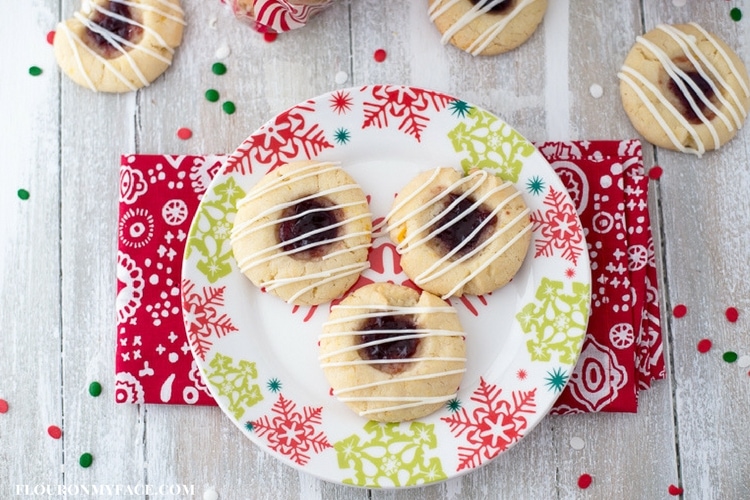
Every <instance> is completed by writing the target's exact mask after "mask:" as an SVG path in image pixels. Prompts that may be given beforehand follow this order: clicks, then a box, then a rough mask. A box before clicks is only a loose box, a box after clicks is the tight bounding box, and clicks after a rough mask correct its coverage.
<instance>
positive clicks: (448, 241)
mask: <svg viewBox="0 0 750 500" xmlns="http://www.w3.org/2000/svg"><path fill="white" fill-rule="evenodd" d="M457 198H458V195H456V194H454V193H451V194H450V195H448V196H447V197H446V198H445V200H444V203H445V205H444V207H443V209H445V207H447V206H448V205H450V204H452V203H453V202H455V201H456V199H457ZM474 203H475V202H474V201H473V200H472V199H471V197H466V198H464V199H463V200H461V201H459V202H458V203H457V204H456V205H455V206H454V207H453V208H452V209H451V210H450V211H449V212H448V213H446V214H445V215H443V217H441V218H440V220H438V221H437V222H436V223H435V224H434V225H433V226H432V227H431V228H430V231H437V230H439V229H440V228H442V227H443V226H445V225H447V224H449V223H450V222H452V221H453V220H454V219H458V221H457V222H456V223H454V224H453V225H452V226H450V227H449V228H447V229H445V230H444V231H441V232H440V233H439V234H437V235H436V236H435V238H434V239H435V240H436V241H437V242H438V246H439V247H440V248H441V250H442V251H443V252H445V253H448V252H450V251H451V250H453V249H454V248H456V247H457V246H458V245H459V244H460V243H461V242H463V241H465V240H467V239H468V238H469V235H470V234H471V233H472V231H474V230H475V229H476V228H477V227H479V226H480V224H482V222H484V220H485V219H487V218H488V217H492V219H491V220H490V221H489V222H488V223H487V224H486V225H485V226H484V227H482V229H481V230H480V231H479V232H478V233H477V234H475V235H474V236H473V237H472V238H471V239H469V240H468V241H467V242H466V244H465V245H464V246H463V248H461V250H459V251H458V252H456V254H457V255H458V256H461V255H465V254H466V253H468V252H470V251H472V250H473V249H474V248H476V246H477V245H478V244H479V243H480V242H481V241H482V240H483V239H484V238H486V236H487V234H488V233H489V232H490V231H492V228H493V227H494V226H495V223H496V221H497V218H496V217H495V216H494V215H491V212H490V211H488V210H485V209H484V208H483V206H482V205H480V206H478V207H477V208H475V209H474V210H472V211H471V212H469V213H468V214H466V215H463V216H462V215H461V214H463V212H464V211H466V210H468V209H469V207H471V206H472V205H473V204H474Z"/></svg>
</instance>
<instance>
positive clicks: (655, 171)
mask: <svg viewBox="0 0 750 500" xmlns="http://www.w3.org/2000/svg"><path fill="white" fill-rule="evenodd" d="M663 173H664V170H663V169H662V168H661V167H660V166H658V165H655V166H653V167H651V168H650V169H649V171H648V177H649V179H653V180H658V179H661V174H663Z"/></svg>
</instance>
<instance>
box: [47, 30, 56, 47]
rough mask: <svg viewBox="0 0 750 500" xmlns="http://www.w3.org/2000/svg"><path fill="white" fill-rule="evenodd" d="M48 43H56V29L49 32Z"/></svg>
mask: <svg viewBox="0 0 750 500" xmlns="http://www.w3.org/2000/svg"><path fill="white" fill-rule="evenodd" d="M47 43H48V44H50V45H53V44H54V43H55V32H54V30H53V31H50V32H49V33H47Z"/></svg>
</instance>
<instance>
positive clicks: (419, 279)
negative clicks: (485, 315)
mask: <svg viewBox="0 0 750 500" xmlns="http://www.w3.org/2000/svg"><path fill="white" fill-rule="evenodd" d="M438 170H439V168H438V169H436V170H435V173H433V174H432V175H431V176H430V177H429V179H428V180H427V181H426V182H424V183H423V184H422V185H421V186H420V187H419V188H417V189H416V190H415V192H414V193H412V195H410V196H409V197H407V198H406V199H405V200H403V201H402V202H399V203H398V204H397V205H396V206H394V207H393V209H392V210H391V211H390V212H389V213H388V215H386V217H385V219H384V220H385V221H386V223H387V224H388V226H387V228H386V231H390V230H392V229H393V228H396V227H398V226H400V225H401V224H402V223H404V222H405V221H406V220H409V219H412V218H413V217H415V216H416V215H418V214H419V213H421V212H423V211H425V210H428V209H429V208H430V207H431V206H433V205H434V204H435V203H438V202H439V201H440V200H442V199H443V198H445V197H447V196H449V195H450V194H451V193H454V191H455V190H456V189H457V188H459V187H461V186H462V185H463V184H465V183H467V182H473V183H474V184H472V185H471V186H470V187H469V188H468V189H467V190H466V191H465V192H464V193H462V194H461V195H460V196H458V197H457V198H456V199H455V200H454V201H453V202H452V203H450V204H449V205H448V206H447V207H446V208H445V209H443V210H442V211H441V212H439V213H438V214H437V215H435V216H434V217H432V218H431V219H430V220H428V221H427V222H426V223H424V224H422V225H421V226H420V227H419V228H417V229H415V230H413V231H411V234H409V235H407V236H406V237H405V238H404V239H403V240H402V241H401V242H399V243H398V245H397V246H396V248H397V250H398V251H399V253H402V254H404V253H408V252H410V251H412V250H414V249H415V248H417V247H419V246H420V245H423V244H424V243H426V242H428V241H429V240H431V239H433V238H435V237H436V236H437V235H439V234H440V233H442V232H443V231H445V230H447V229H448V228H450V227H451V226H453V225H454V224H456V223H458V222H460V221H461V219H462V218H463V217H464V216H466V215H468V214H469V213H471V212H472V211H473V210H475V209H476V208H477V207H479V206H480V205H481V204H482V203H484V202H485V201H486V200H487V199H489V198H490V197H491V196H492V195H494V194H496V193H498V192H500V191H503V190H505V189H508V188H510V187H511V186H512V184H511V183H510V182H504V183H503V184H500V185H499V186H496V187H494V188H492V189H490V190H489V191H488V192H487V193H485V194H484V195H482V196H481V197H480V198H478V199H477V200H476V201H475V202H474V203H473V204H472V205H471V206H470V207H469V208H467V209H465V210H464V211H463V212H461V214H459V215H458V216H457V217H455V218H453V219H452V220H451V221H449V222H448V223H447V224H444V225H442V226H440V227H435V228H434V229H432V230H431V231H430V232H429V233H427V235H425V236H422V238H421V239H419V240H417V241H412V240H413V239H414V238H416V237H417V236H419V235H420V234H421V233H423V232H424V231H426V230H427V229H429V228H430V227H433V226H436V225H437V222H438V221H439V220H440V219H441V218H442V217H443V216H444V215H445V214H447V213H449V212H450V211H451V210H452V209H453V208H454V207H455V206H456V205H458V203H459V202H460V201H461V200H463V199H465V198H466V197H468V196H469V195H470V194H472V193H473V192H474V191H476V190H477V189H479V187H480V186H481V185H482V183H483V182H484V181H485V179H486V178H487V177H488V176H489V175H490V174H489V173H487V172H486V171H484V170H475V171H473V172H471V173H470V174H469V175H467V176H465V177H462V178H460V179H459V180H457V181H456V182H454V183H453V184H451V185H450V186H448V187H447V188H445V189H444V190H443V191H441V192H440V193H439V194H438V195H437V196H435V197H433V198H432V199H431V200H430V201H428V202H427V203H424V204H423V205H421V206H419V207H418V208H417V209H415V210H412V211H410V212H407V213H406V214H404V215H402V216H401V217H400V218H399V219H397V220H395V221H393V222H391V219H392V218H393V216H394V215H395V214H396V213H397V212H398V211H400V210H401V209H402V208H403V207H404V206H405V205H406V203H408V202H409V201H411V200H412V199H413V198H414V196H416V195H417V194H419V193H421V192H423V191H424V190H426V189H427V188H428V187H429V186H430V185H431V184H432V182H433V181H434V180H435V178H436V177H437V172H438ZM454 194H455V193H454ZM519 196H521V193H520V192H519V191H516V192H514V193H513V194H511V195H510V196H508V197H507V198H505V199H504V200H503V201H502V203H499V204H498V205H497V206H496V207H495V208H493V209H492V211H491V212H490V215H489V216H488V217H486V218H485V219H484V220H483V221H482V222H481V223H480V224H479V225H478V226H477V227H476V228H475V229H474V230H473V231H472V232H471V233H470V234H469V235H468V236H467V237H466V238H465V239H464V240H463V241H462V242H461V243H460V244H458V245H457V246H456V247H455V248H453V249H451V250H450V251H449V252H448V253H446V254H445V255H444V256H443V257H441V258H440V259H438V260H437V261H435V262H434V263H433V264H432V265H431V266H430V267H428V268H427V269H426V270H424V271H423V272H422V273H421V274H419V275H418V276H416V277H415V278H414V283H415V284H416V285H417V286H424V284H425V283H428V282H430V281H433V280H435V279H437V278H439V277H440V276H442V275H444V274H445V273H447V272H450V271H452V270H453V269H455V268H456V266H459V265H461V264H462V263H464V262H466V261H467V260H469V259H471V258H473V257H474V256H476V255H477V254H479V253H480V252H481V251H482V250H484V249H485V248H487V247H488V246H489V245H490V244H492V243H493V242H494V241H495V240H497V239H498V238H500V237H502V236H503V235H505V234H506V233H507V232H508V231H510V230H511V228H513V227H514V226H515V225H516V224H517V223H519V222H521V221H522V220H523V219H524V217H527V216H528V214H529V213H530V209H529V208H528V207H526V208H525V209H524V210H523V211H522V212H521V213H519V214H518V215H517V216H516V217H515V218H513V220H511V221H510V222H508V223H507V224H505V225H504V226H503V227H501V228H499V229H497V230H496V231H494V232H493V234H492V235H491V236H490V237H488V238H486V239H485V240H484V241H482V242H481V243H480V244H478V245H477V246H476V247H475V248H473V249H472V250H471V251H469V252H466V253H465V254H464V255H462V256H461V257H459V258H457V259H454V260H452V261H451V262H449V263H448V264H447V265H445V264H446V262H448V261H449V260H450V259H451V258H452V257H453V256H454V255H456V254H457V253H458V252H460V251H461V249H462V248H464V247H465V246H466V245H467V244H468V243H469V241H471V239H472V238H474V237H475V236H476V235H478V234H479V233H480V232H481V231H482V229H484V228H485V227H486V226H487V225H488V224H489V223H490V221H491V220H492V218H493V217H495V216H497V214H498V213H499V212H500V211H501V210H502V209H503V208H505V207H506V206H507V205H508V203H510V202H511V201H513V200H514V199H515V198H517V197H519ZM529 231H531V224H526V225H525V226H524V227H523V228H522V229H521V230H520V231H519V232H517V233H516V234H515V235H514V236H513V238H511V240H510V241H509V242H508V243H507V244H505V245H504V246H503V247H502V248H501V249H500V250H499V251H497V252H495V253H493V254H492V255H488V256H487V258H486V259H485V260H484V261H483V262H482V263H481V265H480V266H478V268H477V269H476V270H475V271H473V272H472V273H470V274H469V275H468V276H466V277H464V278H463V279H462V280H461V281H459V282H458V283H457V284H456V285H455V286H454V287H453V289H451V291H450V292H448V293H446V294H445V295H443V297H442V298H443V299H447V298H448V297H450V296H452V295H453V294H455V293H456V292H457V291H458V290H460V289H461V288H462V287H463V286H464V285H466V284H467V283H468V282H470V281H471V280H472V279H474V278H475V277H476V276H477V275H478V274H479V273H480V272H482V271H483V270H485V269H486V268H487V267H489V266H490V265H491V264H492V263H493V262H494V261H495V260H497V259H498V258H500V257H501V256H502V255H503V254H504V253H505V252H506V251H507V250H508V249H509V248H510V247H511V246H513V244H514V243H515V242H517V241H518V240H519V239H520V238H522V237H523V235H524V234H526V233H528V232H529Z"/></svg>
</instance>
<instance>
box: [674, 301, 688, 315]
mask: <svg viewBox="0 0 750 500" xmlns="http://www.w3.org/2000/svg"><path fill="white" fill-rule="evenodd" d="M672 314H673V315H674V317H675V318H682V317H683V316H685V315H686V314H687V306H686V305H685V304H677V305H676V306H674V309H672Z"/></svg>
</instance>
